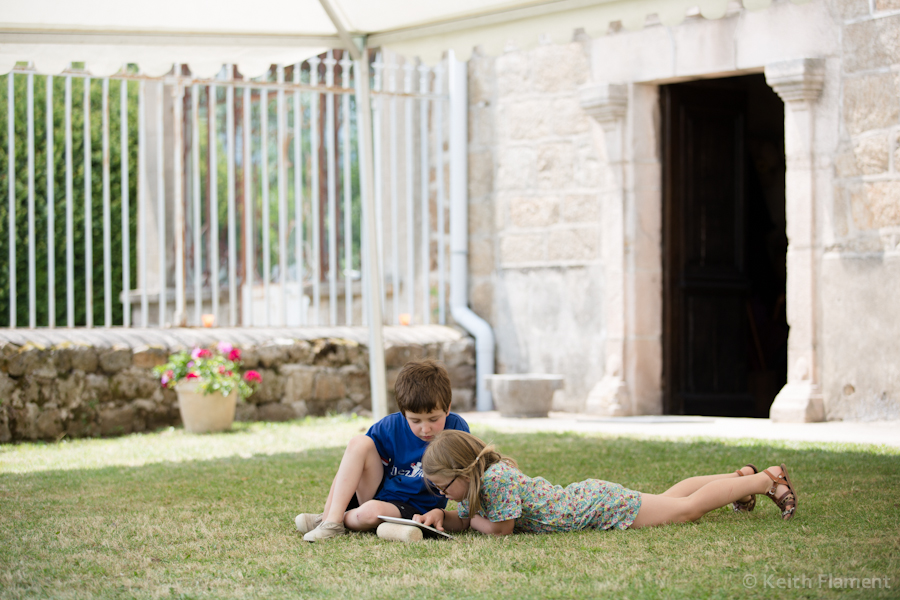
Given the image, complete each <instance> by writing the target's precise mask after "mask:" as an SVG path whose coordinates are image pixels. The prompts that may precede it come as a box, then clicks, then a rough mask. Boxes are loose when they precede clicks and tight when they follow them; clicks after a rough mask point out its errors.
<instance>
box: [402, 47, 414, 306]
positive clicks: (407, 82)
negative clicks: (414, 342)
mask: <svg viewBox="0 0 900 600" xmlns="http://www.w3.org/2000/svg"><path fill="white" fill-rule="evenodd" d="M414 68H415V67H414V66H413V65H412V64H411V63H406V64H405V65H403V70H404V71H406V73H405V76H404V80H403V91H404V92H406V93H407V94H412V91H413V83H412V73H413V69H414ZM413 102H414V100H413V99H412V98H410V97H407V98H406V101H405V106H404V109H405V112H406V114H405V117H406V120H405V123H404V124H405V125H406V128H405V129H406V131H404V132H403V137H404V138H405V139H404V142H405V146H406V163H405V165H404V169H405V171H406V281H405V283H404V285H403V287H404V288H406V310H407V311H409V312H408V314H409V319H410V322H412V319H413V318H415V315H416V293H415V283H416V254H415V253H416V251H415V244H416V235H415V234H416V232H415V213H414V212H413V210H414V209H413V206H414V203H413V197H414V196H415V191H414V190H413V171H414V168H413V167H414V163H413V128H412V127H413V114H412V113H413Z"/></svg>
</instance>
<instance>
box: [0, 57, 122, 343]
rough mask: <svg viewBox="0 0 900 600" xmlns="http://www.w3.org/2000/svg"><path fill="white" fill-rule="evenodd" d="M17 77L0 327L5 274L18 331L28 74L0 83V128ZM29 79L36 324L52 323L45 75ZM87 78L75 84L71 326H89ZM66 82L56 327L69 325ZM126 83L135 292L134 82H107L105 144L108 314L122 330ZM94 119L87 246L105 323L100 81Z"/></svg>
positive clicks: (56, 200) (60, 137) (2, 183)
mask: <svg viewBox="0 0 900 600" xmlns="http://www.w3.org/2000/svg"><path fill="white" fill-rule="evenodd" d="M11 76H12V77H14V85H15V99H14V102H15V107H14V108H15V138H14V142H15V175H14V177H15V240H16V261H15V265H12V264H10V262H9V260H8V256H9V162H8V161H9V156H8V148H7V143H3V144H2V145H0V232H2V233H0V257H2V260H0V327H8V326H9V325H10V269H12V268H14V269H15V276H16V325H17V326H18V327H22V326H28V324H29V280H28V252H29V249H28V118H27V110H28V102H27V85H28V78H29V76H27V75H22V74H16V75H6V76H2V77H0V115H2V117H3V125H2V126H0V130H2V131H3V132H4V135H2V136H0V138H2V139H3V140H7V139H8V137H7V136H8V129H7V128H8V125H7V124H8V116H7V115H8V102H9V99H8V93H7V90H8V79H9V77H11ZM33 78H34V158H33V160H34V198H35V201H34V209H35V214H34V219H35V239H34V244H35V256H36V265H35V266H36V281H35V285H36V290H37V299H36V312H37V323H36V324H37V325H38V326H45V325H47V324H48V323H49V308H48V307H49V303H48V289H49V276H48V274H49V271H48V256H49V252H50V249H49V248H48V245H47V223H48V219H47V162H48V160H47V123H46V106H47V105H46V94H47V77H44V76H37V75H36V76H33ZM85 82H86V80H85V79H83V78H80V77H73V78H72V113H71V114H72V190H73V194H72V202H73V211H72V212H73V217H74V222H73V226H74V232H73V233H74V236H73V239H74V264H75V273H74V283H75V324H76V325H85V324H86V322H87V304H86V302H85V299H86V294H85V292H86V273H85V255H86V253H85V241H86V236H85V168H84V167H85V159H84V116H85V112H84V86H85ZM65 85H66V78H65V77H54V78H53V164H54V188H53V215H54V237H55V241H54V248H53V255H54V260H55V263H56V268H55V273H54V280H55V285H56V290H55V301H56V310H55V313H56V314H55V317H56V323H57V325H58V326H60V325H61V326H65V325H66V323H67V306H66V296H67V294H66V280H67V276H66V264H67V258H66V155H65V152H66V127H65ZM122 85H128V86H129V87H128V98H129V101H128V130H129V138H128V149H127V155H128V168H129V174H128V187H129V218H128V222H129V224H130V225H129V227H130V229H131V232H130V240H131V244H130V245H131V253H130V254H131V259H130V264H129V265H128V267H129V269H130V272H131V275H130V277H131V282H132V287H133V286H134V283H135V281H136V264H137V260H136V255H135V251H134V248H135V242H136V232H135V224H136V214H137V211H136V208H137V136H136V135H135V133H134V132H136V131H137V116H138V113H137V83H135V82H121V81H110V83H109V122H110V130H109V142H110V165H109V170H110V179H109V181H110V238H111V241H112V247H111V253H112V261H111V262H112V265H111V269H112V298H111V299H110V300H111V303H112V313H113V324H116V325H120V324H122V322H123V321H122V317H123V315H122V304H121V302H120V300H119V298H120V293H121V291H122V268H123V265H122V233H123V232H122V227H121V221H122V173H121V152H120V100H119V98H120V96H119V94H120V86H122ZM90 96H91V101H90V104H91V107H90V121H91V157H90V161H91V192H92V198H91V214H92V223H91V248H92V253H93V260H92V263H93V286H92V288H93V297H94V300H93V307H92V308H93V320H94V324H95V325H103V324H104V318H105V308H104V268H103V145H102V81H100V80H91V81H90Z"/></svg>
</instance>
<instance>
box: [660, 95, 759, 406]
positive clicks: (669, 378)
mask: <svg viewBox="0 0 900 600" xmlns="http://www.w3.org/2000/svg"><path fill="white" fill-rule="evenodd" d="M661 94H662V98H661V101H662V109H663V119H664V120H663V123H664V126H663V150H664V151H663V156H664V158H663V183H664V185H663V223H664V225H663V232H664V233H663V239H664V260H663V264H664V266H663V270H664V286H663V287H664V295H665V299H664V319H663V320H664V334H663V335H664V341H663V345H664V350H663V352H664V367H663V368H664V379H665V410H666V412H667V413H669V414H701V415H723V416H754V413H755V407H754V399H753V396H752V395H751V394H750V391H749V384H748V360H747V359H748V357H747V348H748V339H749V338H748V335H749V328H748V319H747V306H748V305H747V299H748V295H749V292H750V280H749V278H748V274H747V269H746V257H745V241H746V240H745V237H746V233H745V231H746V229H745V225H746V223H745V221H746V218H745V169H746V153H745V141H744V136H745V126H746V125H745V124H746V104H747V101H746V93H745V92H743V91H742V90H734V89H721V88H717V87H708V88H707V87H704V86H703V85H702V84H695V85H690V86H687V85H671V86H665V87H663V88H661Z"/></svg>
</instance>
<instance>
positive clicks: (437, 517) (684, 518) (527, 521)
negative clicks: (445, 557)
mask: <svg viewBox="0 0 900 600" xmlns="http://www.w3.org/2000/svg"><path fill="white" fill-rule="evenodd" d="M422 468H423V470H424V472H425V477H426V478H427V479H428V481H429V482H431V485H432V486H433V487H434V488H435V489H436V490H437V491H438V492H440V493H441V494H443V495H444V496H446V497H448V498H450V499H452V500H456V501H457V502H458V507H457V510H455V511H445V510H442V509H434V510H432V511H429V512H428V513H426V514H424V515H416V516H415V517H413V519H414V520H416V521H418V522H420V523H424V524H426V525H431V526H432V527H435V528H437V529H439V530H441V531H444V530H447V531H464V530H466V529H468V528H469V527H471V528H472V529H475V530H476V531H480V532H481V533H488V534H495V535H509V534H510V533H550V532H556V531H577V530H581V529H614V528H615V529H636V528H638V527H647V526H651V525H665V524H669V523H684V522H688V521H696V520H697V519H699V518H700V517H702V516H703V515H704V514H706V513H708V512H709V511H711V510H715V509H717V508H721V507H723V506H727V505H728V504H732V503H733V504H734V507H735V510H736V511H738V510H741V511H749V510H753V507H754V506H755V504H756V502H755V494H766V495H767V496H769V497H770V498H771V499H772V501H773V502H775V504H776V505H777V506H778V508H779V509H780V510H781V515H782V519H784V520H787V519H790V518H791V517H793V515H794V511H795V509H796V507H797V494H796V492H795V491H794V488H793V486H792V485H791V481H790V479H789V477H788V473H787V468H786V467H785V466H784V465H781V466H779V467H769V468H768V469H766V470H765V471H763V472H761V473H760V472H757V469H756V467H754V466H752V465H747V466H746V467H743V468H742V469H739V470H738V471H736V472H734V473H726V474H721V475H706V476H700V477H691V478H689V479H685V480H684V481H681V482H680V483H677V484H675V485H674V486H672V487H671V488H669V489H668V490H666V491H665V492H664V493H662V494H659V495H656V494H642V493H641V492H636V491H633V490H629V489H626V488H624V487H622V486H621V485H619V484H616V483H609V482H607V481H601V480H599V479H588V480H586V481H582V482H579V483H573V484H571V485H569V486H567V487H565V488H564V487H562V486H559V485H553V484H551V483H550V482H548V481H547V480H546V479H544V478H543V477H534V478H532V477H528V476H527V475H525V474H524V473H522V472H521V471H519V469H518V468H517V466H516V463H515V461H513V460H512V459H510V458H506V457H503V456H501V455H500V454H498V453H497V452H496V451H495V450H494V447H493V446H488V445H486V444H485V443H484V442H483V441H481V440H480V439H478V438H477V437H475V436H473V435H471V434H469V433H466V432H463V431H448V430H445V431H443V432H442V433H440V434H438V435H437V436H436V437H435V439H434V440H433V441H432V442H431V444H429V446H428V448H427V449H426V450H425V455H424V457H423V458H422Z"/></svg>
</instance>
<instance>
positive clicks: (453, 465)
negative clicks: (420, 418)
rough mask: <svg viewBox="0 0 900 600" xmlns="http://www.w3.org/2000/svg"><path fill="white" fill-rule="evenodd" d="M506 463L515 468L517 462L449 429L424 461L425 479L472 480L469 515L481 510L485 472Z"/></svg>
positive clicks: (439, 436)
mask: <svg viewBox="0 0 900 600" xmlns="http://www.w3.org/2000/svg"><path fill="white" fill-rule="evenodd" d="M501 460H503V461H505V462H508V463H510V464H511V465H512V466H515V461H513V460H512V459H509V458H505V457H503V456H501V455H500V453H498V452H497V451H496V450H495V449H494V446H493V444H491V445H488V444H485V443H484V442H483V441H481V440H480V439H478V438H477V437H475V436H474V435H472V434H470V433H466V432H464V431H457V430H455V429H446V430H444V431H442V432H441V433H439V434H438V435H437V436H435V438H434V440H432V442H431V443H430V444H428V448H427V449H426V450H425V455H424V456H423V457H422V470H423V471H424V472H425V476H426V477H432V476H434V475H439V476H441V477H445V478H447V479H452V478H454V477H465V478H467V479H468V480H469V493H468V496H467V498H466V499H467V500H468V503H469V514H470V515H474V514H476V513H477V512H478V510H479V509H480V508H481V481H482V478H483V477H484V472H485V471H486V470H487V468H488V467H490V466H491V465H492V464H494V463H496V462H499V461H501Z"/></svg>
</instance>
